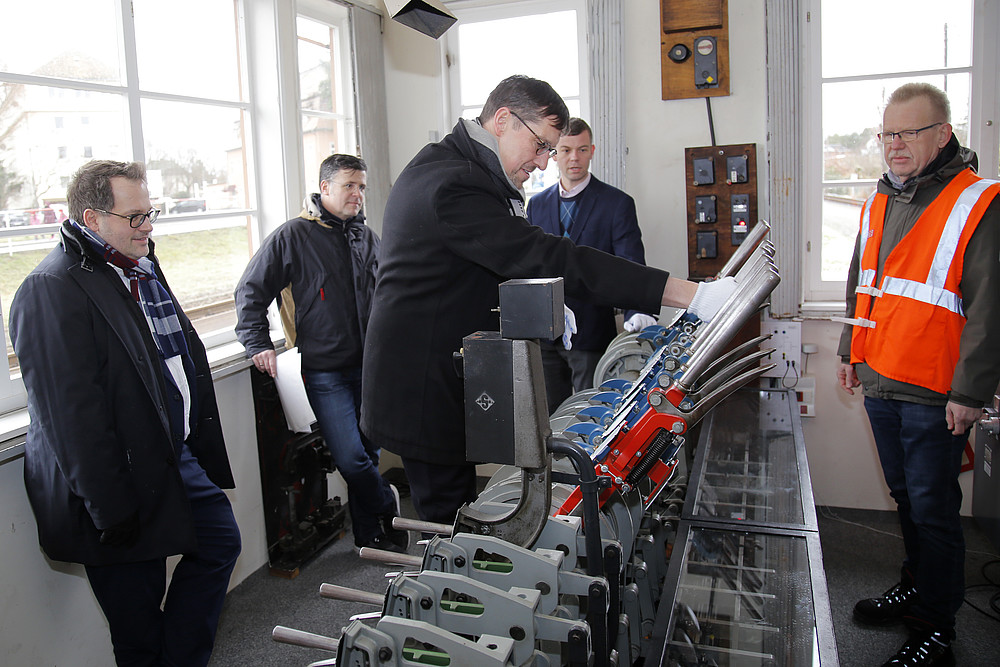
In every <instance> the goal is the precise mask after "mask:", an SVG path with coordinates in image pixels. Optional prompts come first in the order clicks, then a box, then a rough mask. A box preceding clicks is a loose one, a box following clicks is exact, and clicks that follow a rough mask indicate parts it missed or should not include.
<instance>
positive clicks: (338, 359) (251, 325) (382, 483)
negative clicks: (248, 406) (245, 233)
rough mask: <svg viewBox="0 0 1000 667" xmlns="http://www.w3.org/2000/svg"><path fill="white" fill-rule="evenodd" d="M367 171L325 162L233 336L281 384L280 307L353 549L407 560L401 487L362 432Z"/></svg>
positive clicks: (253, 270) (374, 255)
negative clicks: (275, 314)
mask: <svg viewBox="0 0 1000 667" xmlns="http://www.w3.org/2000/svg"><path fill="white" fill-rule="evenodd" d="M367 171H368V166H367V165H366V164H365V162H364V160H362V159H361V158H359V157H356V156H354V155H342V154H334V155H330V156H328V157H327V158H326V159H325V160H323V162H322V164H320V168H319V190H320V191H319V192H318V193H314V194H311V195H309V196H308V197H306V200H305V208H304V210H303V211H302V213H301V214H299V217H297V218H292V219H291V220H289V221H288V222H286V223H285V224H283V225H281V227H279V228H278V229H277V230H275V231H274V233H273V234H271V235H270V236H268V237H267V238H266V239H264V243H262V244H261V247H260V250H258V251H257V253H256V254H255V255H254V256H253V258H252V259H251V260H250V263H249V264H247V268H246V270H245V271H244V272H243V277H242V278H240V281H239V284H238V285H237V286H236V292H235V298H236V316H237V318H238V321H237V323H236V336H237V337H238V338H239V339H240V342H241V343H243V346H244V347H245V348H246V350H247V356H248V357H250V358H251V359H253V363H254V365H255V366H256V367H257V369H258V370H260V371H263V372H265V373H268V374H270V375H271V377H277V374H278V364H277V355H276V354H275V351H274V345H273V344H272V343H271V334H270V326H269V325H268V321H267V308H268V306H270V304H271V302H272V301H274V300H275V299H277V300H278V302H279V304H280V306H281V314H282V323H283V324H284V325H285V343H286V345H287V346H289V347H291V346H293V345H297V346H298V348H299V353H300V354H301V355H302V379H303V381H304V383H305V390H306V396H307V397H308V399H309V404H310V406H312V409H313V412H314V413H315V414H316V421H317V422H318V423H319V428H320V432H321V433H322V434H323V440H324V441H325V442H326V446H327V447H328V448H329V450H330V454H331V456H332V457H333V463H334V465H335V466H336V467H337V469H338V470H339V471H340V474H341V475H342V476H343V478H344V481H345V482H346V483H347V498H348V503H347V508H348V510H349V511H350V514H351V530H352V531H353V532H354V544H355V546H357V547H374V548H377V549H383V550H387V551H405V550H406V547H407V545H408V541H409V535H408V534H407V533H406V531H402V530H396V529H394V528H393V527H392V518H393V516H395V515H396V514H398V513H399V505H398V503H399V500H398V495H397V492H396V490H395V488H394V487H393V486H392V485H390V484H389V483H388V482H386V480H385V478H383V477H382V475H381V474H379V471H378V460H379V449H378V447H375V446H373V445H372V443H371V442H370V441H369V440H368V439H367V438H365V437H364V436H363V435H362V434H361V432H360V431H359V430H358V414H359V412H360V411H361V353H362V348H363V346H364V341H365V330H366V328H367V326H368V315H369V313H370V312H371V302H372V292H373V291H374V290H375V270H376V269H377V268H378V236H376V235H375V232H373V231H372V230H371V228H370V227H368V225H366V224H365V214H364V212H363V211H362V209H363V207H364V203H365V187H366V185H367Z"/></svg>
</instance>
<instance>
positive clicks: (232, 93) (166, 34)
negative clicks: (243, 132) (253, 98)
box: [132, 0, 242, 101]
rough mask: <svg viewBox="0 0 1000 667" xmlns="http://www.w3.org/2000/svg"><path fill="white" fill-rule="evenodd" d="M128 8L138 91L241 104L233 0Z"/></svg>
mask: <svg viewBox="0 0 1000 667" xmlns="http://www.w3.org/2000/svg"><path fill="white" fill-rule="evenodd" d="M132 7H133V12H134V14H135V33H136V53H137V57H138V62H139V86H140V88H141V89H142V90H149V91H156V92H163V93H176V94H182V95H189V96H193V97H207V98H211V99H222V100H233V101H236V100H240V99H242V96H241V94H240V80H241V77H240V71H239V68H240V64H239V49H238V40H237V29H238V24H237V21H236V3H235V1H234V0H172V1H171V2H134V3H132ZM171 45H173V46H171ZM175 47H176V48H175Z"/></svg>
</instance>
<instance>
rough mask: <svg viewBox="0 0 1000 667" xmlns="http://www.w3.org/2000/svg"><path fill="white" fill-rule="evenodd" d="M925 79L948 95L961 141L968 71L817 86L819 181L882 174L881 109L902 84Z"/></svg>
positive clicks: (965, 137) (966, 129)
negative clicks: (819, 98) (820, 99)
mask: <svg viewBox="0 0 1000 667" xmlns="http://www.w3.org/2000/svg"><path fill="white" fill-rule="evenodd" d="M915 81H920V82H926V83H930V84H932V85H934V86H937V87H938V88H941V89H942V90H944V91H945V92H947V93H948V99H949V101H950V102H951V122H952V126H953V127H954V130H955V135H956V136H957V137H958V140H959V141H960V142H961V143H962V145H967V141H968V137H969V100H970V92H969V75H968V74H949V75H948V76H929V77H919V78H891V79H880V80H877V81H851V82H846V83H827V84H823V179H824V180H827V181H830V180H848V179H858V178H862V179H864V178H879V177H880V176H881V175H882V174H883V172H885V162H884V160H883V159H882V145H881V144H880V143H879V142H878V138H877V137H876V136H875V135H876V134H877V133H878V132H880V131H881V129H882V110H883V109H884V108H885V103H886V100H887V99H888V98H889V96H890V95H891V94H892V91H894V90H896V88H899V87H900V86H901V85H903V84H904V83H910V82H915Z"/></svg>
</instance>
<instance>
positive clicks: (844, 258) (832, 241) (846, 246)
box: [820, 184, 875, 281]
mask: <svg viewBox="0 0 1000 667" xmlns="http://www.w3.org/2000/svg"><path fill="white" fill-rule="evenodd" d="M874 190H875V186H874V185H871V184H868V185H852V186H837V187H828V188H823V244H822V247H821V248H820V261H821V262H822V264H821V267H822V269H821V279H822V280H832V281H843V280H847V271H848V269H850V266H851V257H852V255H853V254H854V242H855V241H856V240H857V238H858V230H859V229H860V227H861V206H862V205H863V204H864V203H865V200H866V199H867V198H868V197H869V196H870V195H871V193H872V192H874Z"/></svg>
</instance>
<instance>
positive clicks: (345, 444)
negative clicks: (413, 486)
mask: <svg viewBox="0 0 1000 667" xmlns="http://www.w3.org/2000/svg"><path fill="white" fill-rule="evenodd" d="M302 380H303V382H304V383H305V387H306V396H308V397H309V405H310V406H312V409H313V412H314V413H315V414H316V421H317V422H319V430H320V433H322V434H323V439H324V440H325V441H326V446H327V447H329V448H330V454H332V455H333V464H334V465H335V466H337V470H339V471H340V474H341V475H342V476H343V477H344V481H345V482H347V508H348V510H349V511H350V514H351V526H352V528H351V530H352V531H353V532H354V544H355V545H357V546H359V547H360V546H364V545H365V544H367V543H368V542H370V541H371V540H373V539H375V538H376V537H377V536H378V535H379V534H381V533H382V532H383V531H382V527H381V526H380V524H379V517H380V516H383V515H388V516H392V515H394V514H396V500H395V497H394V496H393V495H392V491H391V490H390V489H389V483H388V482H386V481H385V479H383V478H382V475H381V474H379V471H378V457H379V449H378V448H377V447H375V446H374V445H372V444H371V443H370V442H369V441H368V439H367V438H365V437H364V436H363V435H362V434H361V431H360V430H359V429H358V417H359V415H360V413H361V368H350V369H346V370H340V371H302Z"/></svg>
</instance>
